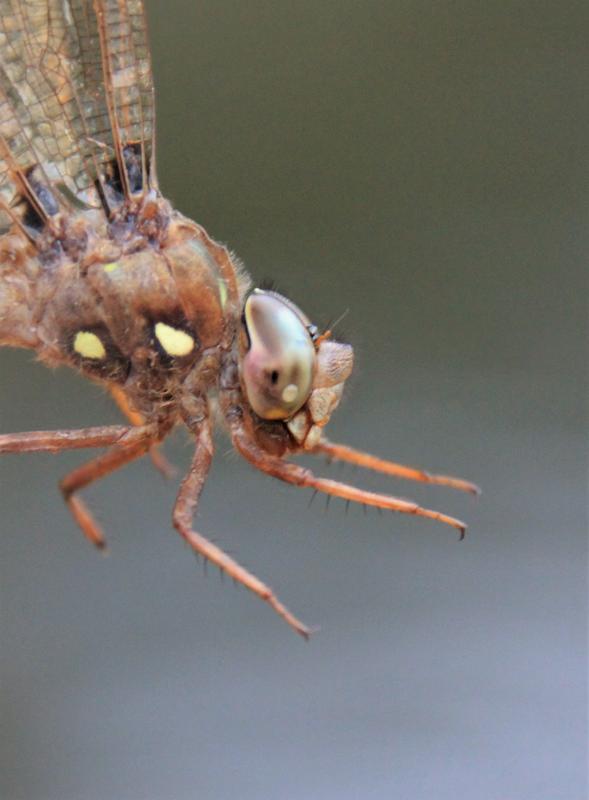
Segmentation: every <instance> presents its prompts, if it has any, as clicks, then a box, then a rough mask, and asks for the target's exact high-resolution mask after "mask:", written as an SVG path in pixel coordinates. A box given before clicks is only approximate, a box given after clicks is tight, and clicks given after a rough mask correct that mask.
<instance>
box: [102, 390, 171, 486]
mask: <svg viewBox="0 0 589 800" xmlns="http://www.w3.org/2000/svg"><path fill="white" fill-rule="evenodd" d="M109 391H110V394H111V397H112V398H113V400H114V401H115V403H116V404H117V406H118V407H119V409H120V410H121V411H122V413H123V414H124V415H125V417H126V418H127V419H128V420H129V422H130V423H131V425H135V426H137V427H141V426H142V425H145V420H144V419H143V417H142V416H141V414H140V413H139V412H138V411H135V409H134V408H132V407H131V406H130V404H129V401H128V400H127V395H126V394H125V393H124V392H123V390H122V389H121V388H120V387H119V386H117V384H113V385H112V386H110V387H109ZM149 457H150V458H151V463H152V464H153V466H154V467H155V468H156V469H157V471H158V472H159V473H160V474H161V475H163V476H164V478H166V479H167V480H171V479H172V478H174V477H175V476H176V474H177V470H176V467H175V466H174V465H173V464H171V463H170V462H169V461H168V459H167V458H166V456H165V455H164V454H163V453H162V451H161V450H160V449H159V445H157V444H154V445H152V446H151V447H150V448H149Z"/></svg>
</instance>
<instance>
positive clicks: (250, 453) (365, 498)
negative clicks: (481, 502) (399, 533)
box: [230, 421, 466, 538]
mask: <svg viewBox="0 0 589 800" xmlns="http://www.w3.org/2000/svg"><path fill="white" fill-rule="evenodd" d="M230 425H231V438H232V441H233V444H234V445H235V447H236V448H237V450H239V452H240V453H241V455H242V456H243V457H244V458H245V459H247V460H248V461H249V462H250V463H251V464H253V465H254V467H256V468H257V469H259V470H261V471H262V472H266V473H267V474H268V475H272V476H273V477H275V478H279V479H280V480H281V481H285V482H286V483H292V484H294V485H295V486H306V487H310V488H311V489H316V490H317V491H319V492H324V493H325V494H328V495H333V496H334V497H341V498H343V499H344V500H350V501H352V502H354V503H363V504H365V505H368V506H375V507H376V508H384V509H389V510H391V511H400V512H401V513H403V514H415V515H417V516H419V517H428V518H429V519H433V520H436V521H437V522H444V523H445V524H446V525H451V526H452V527H453V528H456V529H457V530H458V531H460V538H462V537H463V536H464V532H465V531H466V525H465V524H464V523H463V522H460V520H458V519H454V517H449V516H447V515H446V514H441V513H440V512H439V511H431V510H430V509H429V508H422V507H421V506H419V505H417V503H412V502H410V501H408V500H401V499H399V498H398V497H392V496H390V495H386V494H377V493H375V492H367V491H364V490H363V489H357V488H356V487H355V486H349V485H348V484H346V483H340V482H339V481H333V480H329V479H327V478H317V477H316V476H315V475H314V474H313V473H312V472H311V470H308V469H305V468H304V467H300V466H299V465H298V464H293V463H291V462H288V461H283V460H282V459H281V458H277V457H276V456H271V455H268V454H267V453H265V452H264V451H263V450H261V449H260V448H259V447H258V445H257V444H256V443H255V442H254V441H253V440H252V439H251V438H250V437H249V436H248V434H247V431H246V430H245V429H244V428H243V427H242V426H241V424H240V423H239V422H236V421H232V422H230Z"/></svg>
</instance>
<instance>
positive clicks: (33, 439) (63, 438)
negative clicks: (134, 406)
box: [0, 425, 142, 453]
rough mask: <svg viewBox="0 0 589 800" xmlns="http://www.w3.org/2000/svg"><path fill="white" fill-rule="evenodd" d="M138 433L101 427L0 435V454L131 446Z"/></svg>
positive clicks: (106, 426) (114, 427)
mask: <svg viewBox="0 0 589 800" xmlns="http://www.w3.org/2000/svg"><path fill="white" fill-rule="evenodd" d="M141 437H142V434H141V433H139V429H137V430H135V429H134V428H130V427H129V426H128V425H101V426H100V427H97V428H79V429H78V430H59V431H29V432H27V433H5V434H3V435H2V436H0V453H41V452H45V453H58V452H59V451H61V450H76V449H83V448H86V447H108V446H109V445H117V444H118V445H121V446H122V445H127V444H132V443H133V442H134V441H135V440H136V439H137V438H141Z"/></svg>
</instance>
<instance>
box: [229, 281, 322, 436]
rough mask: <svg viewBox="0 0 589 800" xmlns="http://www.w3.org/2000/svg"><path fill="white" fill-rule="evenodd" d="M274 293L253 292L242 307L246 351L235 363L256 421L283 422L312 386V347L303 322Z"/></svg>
mask: <svg viewBox="0 0 589 800" xmlns="http://www.w3.org/2000/svg"><path fill="white" fill-rule="evenodd" d="M297 311H298V309H297V308H296V306H293V305H292V304H291V303H290V302H288V301H285V300H283V299H282V298H281V297H280V295H277V294H276V293H275V292H263V291H261V290H259V289H255V290H254V291H253V292H252V293H251V294H250V296H249V297H248V298H247V300H246V302H245V308H244V315H243V316H244V325H245V330H246V333H247V337H248V340H249V349H248V351H247V352H246V354H245V356H244V357H243V360H242V363H241V376H242V381H243V385H244V388H245V392H246V394H247V399H248V401H249V403H250V405H251V407H252V409H253V410H254V411H255V412H256V414H257V415H258V416H259V417H262V419H275V420H278V419H288V418H289V417H291V416H292V415H293V414H295V413H296V412H297V411H298V410H299V409H300V408H301V406H303V405H304V403H305V402H306V400H307V398H308V397H309V394H310V393H311V388H312V384H313V373H314V369H315V347H314V345H313V341H312V339H311V336H310V334H309V331H308V329H307V326H306V324H305V320H306V318H305V317H304V315H303V314H302V313H300V312H299V313H297Z"/></svg>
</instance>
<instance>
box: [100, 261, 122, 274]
mask: <svg viewBox="0 0 589 800" xmlns="http://www.w3.org/2000/svg"><path fill="white" fill-rule="evenodd" d="M120 266H121V265H120V264H119V262H118V261H111V262H110V264H105V265H104V271H105V272H114V271H115V269H118V268H119V267H120Z"/></svg>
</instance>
